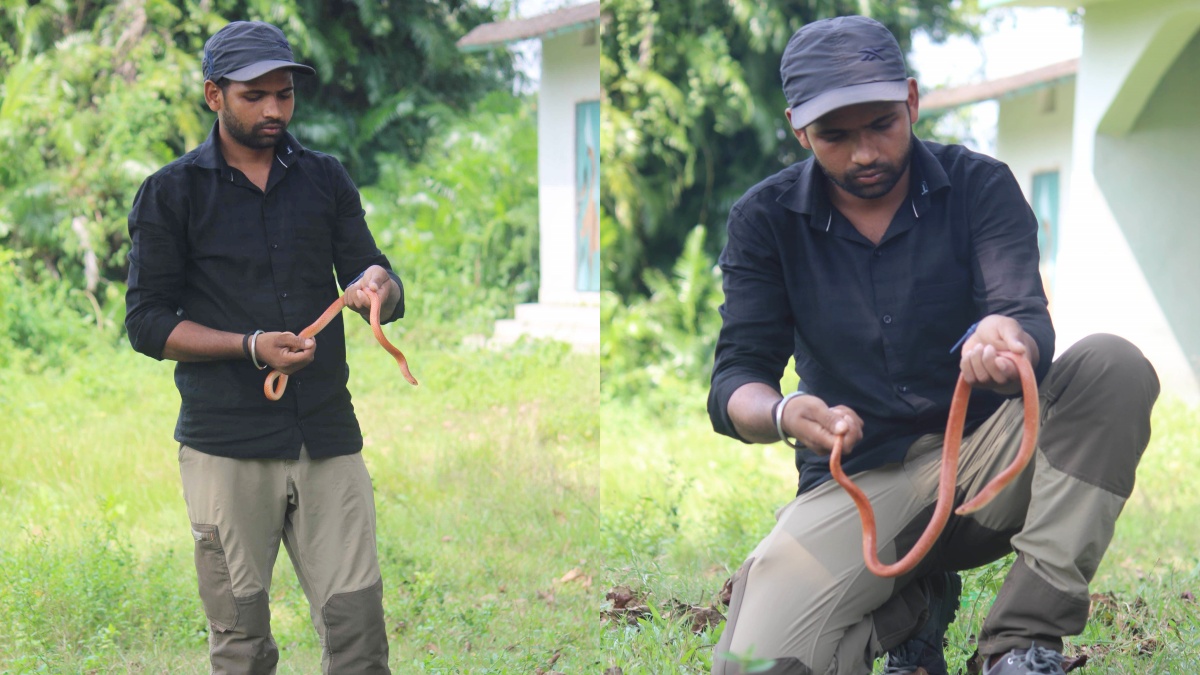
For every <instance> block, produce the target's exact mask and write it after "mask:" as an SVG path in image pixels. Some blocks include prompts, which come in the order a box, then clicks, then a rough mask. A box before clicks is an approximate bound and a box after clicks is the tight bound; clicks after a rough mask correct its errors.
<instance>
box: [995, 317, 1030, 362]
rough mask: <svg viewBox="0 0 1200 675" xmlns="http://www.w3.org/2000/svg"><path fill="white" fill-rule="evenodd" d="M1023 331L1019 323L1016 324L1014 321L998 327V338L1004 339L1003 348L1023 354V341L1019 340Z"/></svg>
mask: <svg viewBox="0 0 1200 675" xmlns="http://www.w3.org/2000/svg"><path fill="white" fill-rule="evenodd" d="M1023 332H1024V331H1022V330H1021V326H1020V324H1017V323H1016V322H1015V321H1014V322H1013V323H1010V324H1006V325H1005V326H1003V327H1002V328H1001V329H1000V339H1001V340H1003V341H1004V347H1005V349H1007V350H1008V351H1010V352H1012V353H1014V354H1024V353H1025V342H1024V341H1022V340H1021V333H1023Z"/></svg>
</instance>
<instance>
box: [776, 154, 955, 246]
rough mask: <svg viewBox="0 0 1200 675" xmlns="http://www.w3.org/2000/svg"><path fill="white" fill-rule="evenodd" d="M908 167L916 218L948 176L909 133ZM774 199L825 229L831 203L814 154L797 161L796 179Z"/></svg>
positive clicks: (829, 220)
mask: <svg viewBox="0 0 1200 675" xmlns="http://www.w3.org/2000/svg"><path fill="white" fill-rule="evenodd" d="M909 167H910V169H911V171H912V174H911V176H910V177H909V182H908V192H909V196H911V197H912V208H913V211H914V214H915V215H916V216H917V217H918V218H920V217H921V214H923V213H925V212H926V211H928V210H929V207H930V205H931V203H932V202H931V199H932V197H933V195H934V194H935V193H937V192H940V191H941V190H948V189H950V177H949V176H947V175H946V169H945V168H943V167H942V164H941V162H939V161H938V160H937V158H936V157H934V156H933V153H932V152H930V151H929V148H927V147H926V146H925V143H924V141H922V140H921V139H919V138H917V137H916V136H913V150H912V154H911V155H910V158H909ZM776 201H777V202H779V204H780V205H782V206H783V207H784V208H787V209H789V210H791V211H795V212H796V213H802V214H804V215H807V216H810V218H809V223H810V224H811V225H812V226H813V227H816V228H818V229H820V230H825V231H828V227H829V225H830V224H831V223H832V218H833V207H832V206H831V205H830V203H829V196H828V195H827V194H826V193H825V175H824V174H823V173H822V172H821V169H820V167H818V166H817V160H816V158H812V157H810V158H809V159H808V160H807V161H805V162H802V163H801V165H800V170H799V174H798V175H797V176H796V180H795V181H794V182H793V183H792V185H791V187H789V188H787V189H786V190H784V191H783V194H781V195H779V198H778V199H777V200H776Z"/></svg>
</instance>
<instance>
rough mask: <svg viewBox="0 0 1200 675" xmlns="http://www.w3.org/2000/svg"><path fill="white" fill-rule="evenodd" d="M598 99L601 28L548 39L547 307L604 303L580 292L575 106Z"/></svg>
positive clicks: (544, 149)
mask: <svg viewBox="0 0 1200 675" xmlns="http://www.w3.org/2000/svg"><path fill="white" fill-rule="evenodd" d="M589 43H590V44H589ZM598 100H600V42H599V38H598V36H597V31H596V29H595V28H590V29H586V30H577V31H573V32H570V33H566V34H563V35H560V36H557V37H550V38H545V39H543V40H542V78H541V86H540V88H539V91H538V221H539V228H540V231H541V237H540V245H541V255H540V260H541V285H540V287H539V288H538V301H539V302H540V303H543V304H556V305H557V304H565V305H572V304H590V305H598V303H599V293H580V292H577V291H576V290H575V282H576V258H575V218H576V214H575V208H576V207H575V104H576V103H579V102H582V101H598ZM601 171H603V168H602V169H601ZM597 330H599V324H598V323H597Z"/></svg>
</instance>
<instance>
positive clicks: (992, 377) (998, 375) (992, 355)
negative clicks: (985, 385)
mask: <svg viewBox="0 0 1200 675" xmlns="http://www.w3.org/2000/svg"><path fill="white" fill-rule="evenodd" d="M1005 360H1007V359H1005ZM981 362H982V364H983V369H984V371H985V372H986V373H987V379H988V380H989V381H991V382H996V383H1000V384H1003V383H1004V382H1005V381H1006V380H1007V379H1008V378H1007V377H1006V375H1005V372H1004V371H1003V369H1002V364H1001V363H1000V358H999V357H998V356H997V351H996V348H995V347H993V346H992V345H988V346H987V347H984V348H983V359H981Z"/></svg>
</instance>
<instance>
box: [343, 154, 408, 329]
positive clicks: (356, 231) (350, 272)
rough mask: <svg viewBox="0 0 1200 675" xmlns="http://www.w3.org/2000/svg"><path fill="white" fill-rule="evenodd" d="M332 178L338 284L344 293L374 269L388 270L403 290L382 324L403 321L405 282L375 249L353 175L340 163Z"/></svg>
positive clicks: (397, 285)
mask: <svg viewBox="0 0 1200 675" xmlns="http://www.w3.org/2000/svg"><path fill="white" fill-rule="evenodd" d="M333 173H334V175H333V176H332V177H331V178H332V182H333V185H334V186H335V190H336V195H337V224H336V225H335V227H334V234H333V244H334V246H333V256H334V257H333V264H334V267H335V268H336V270H337V278H338V284H339V285H340V286H341V287H342V288H343V289H345V288H346V287H347V286H349V285H351V284H353V283H354V282H355V281H357V280H358V277H360V276H362V274H363V272H365V271H366V269H367V268H368V267H370V266H372V265H379V266H380V267H382V268H383V269H385V270H387V273H388V276H390V277H391V278H392V281H395V282H396V287H397V288H399V289H400V300H399V302H397V303H396V310H395V311H394V312H393V313H392V315H391V316H390V317H382V318H381V320H380V323H390V322H392V321H395V320H396V319H400V318H403V317H404V282H402V281H401V280H400V275H398V274H396V272H395V271H393V270H392V265H391V263H390V262H389V261H388V259H387V256H385V255H384V254H383V252H381V251H380V250H379V247H378V246H376V245H375V238H374V237H372V236H371V230H370V229H369V228H368V227H367V218H366V212H365V211H364V210H363V207H362V198H361V197H360V195H359V193H358V188H357V187H355V185H354V181H353V180H352V179H351V178H350V174H348V173H347V172H346V169H345V167H343V166H342V165H341V163H336V162H335V164H334V168H333Z"/></svg>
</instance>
